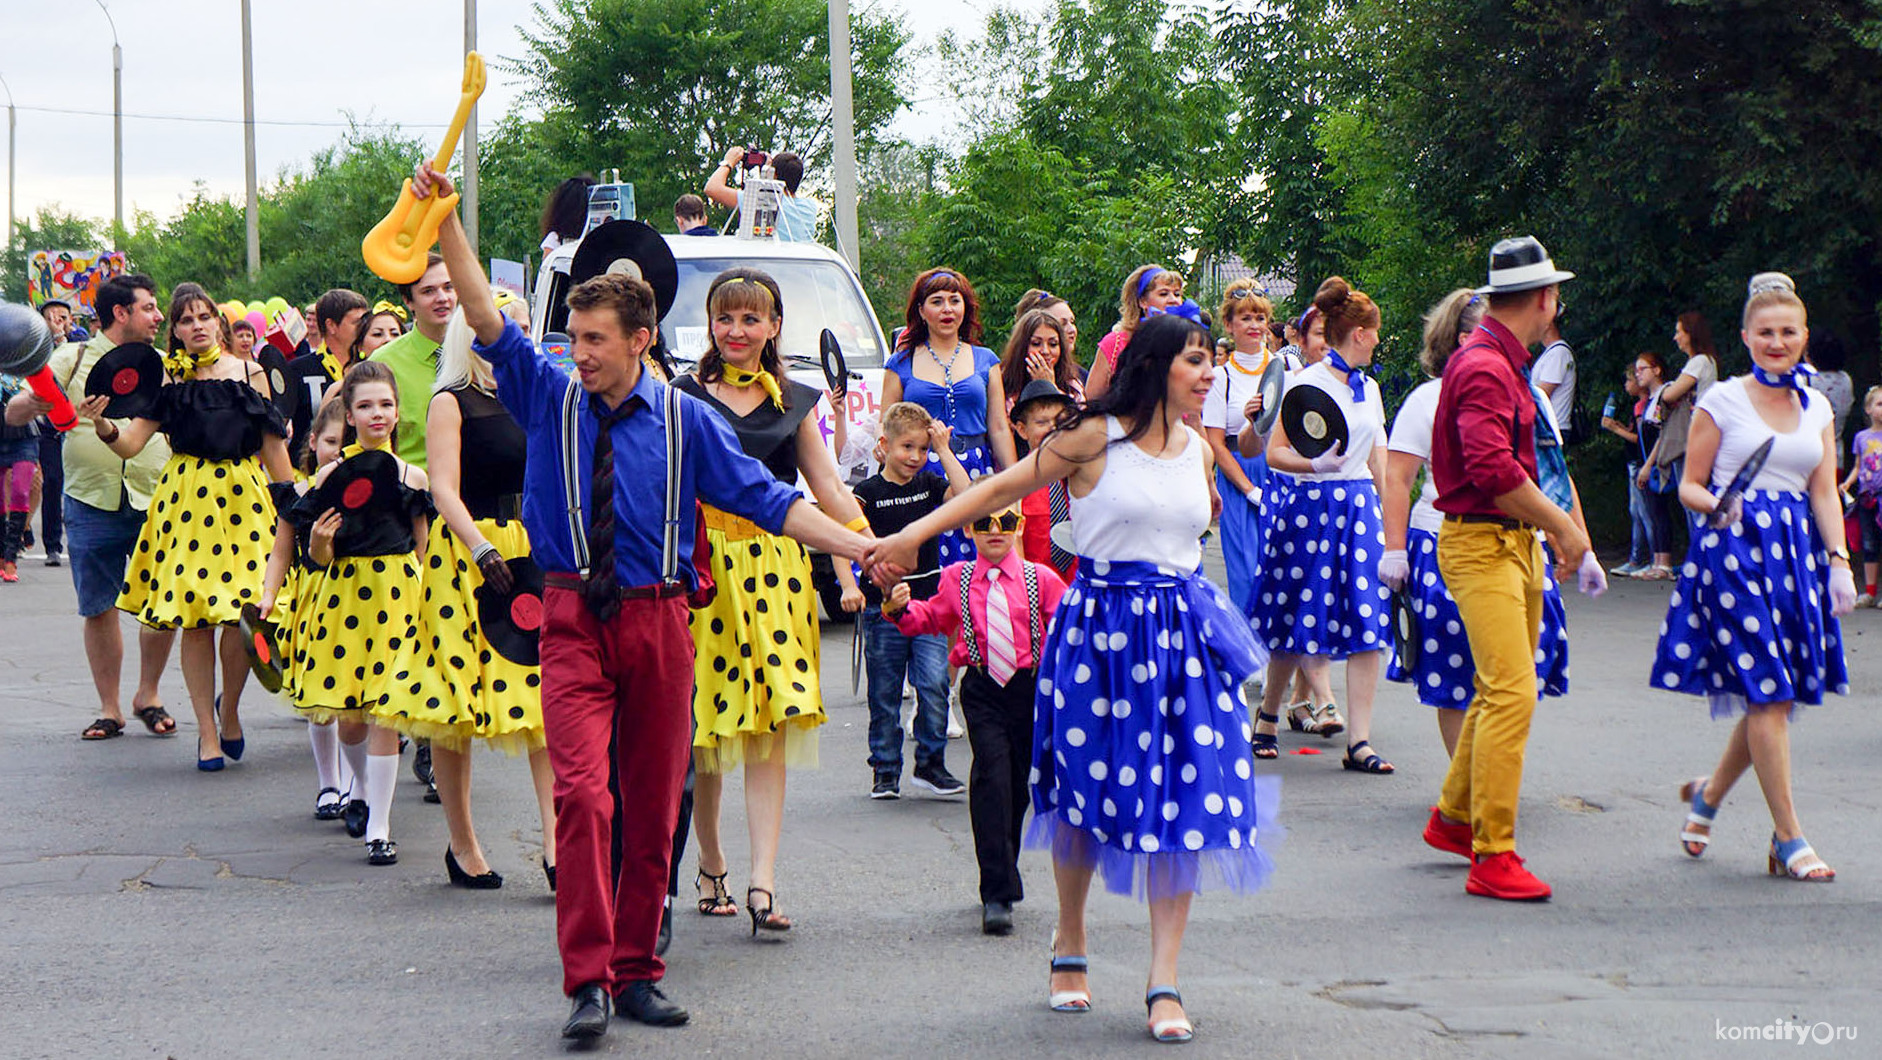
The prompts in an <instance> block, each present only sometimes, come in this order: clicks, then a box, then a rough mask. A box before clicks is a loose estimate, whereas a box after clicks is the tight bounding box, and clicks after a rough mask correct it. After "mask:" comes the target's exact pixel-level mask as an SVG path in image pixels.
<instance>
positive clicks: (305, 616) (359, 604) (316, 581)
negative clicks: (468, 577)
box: [288, 555, 418, 728]
mask: <svg viewBox="0 0 1882 1060" xmlns="http://www.w3.org/2000/svg"><path fill="white" fill-rule="evenodd" d="M375 563H379V564H383V566H384V568H385V569H384V570H375V569H374V564H375ZM302 582H303V585H302V587H301V589H300V591H299V594H298V597H299V598H298V602H297V604H296V606H295V611H294V623H293V630H292V633H291V634H290V635H289V638H288V641H289V644H290V645H291V648H290V652H289V656H288V657H289V660H290V661H289V672H290V679H289V682H288V685H289V687H291V688H292V689H293V701H294V705H295V707H296V708H297V709H299V710H301V711H303V712H305V713H307V714H310V715H312V716H313V717H315V718H321V717H325V716H327V715H331V714H333V713H335V712H338V711H351V710H364V711H369V712H371V713H372V715H373V716H374V720H375V721H384V722H386V723H388V724H391V725H393V726H394V727H395V728H396V727H397V720H398V718H399V716H400V714H401V712H403V711H405V710H406V709H407V708H408V707H409V705H410V703H411V698H410V696H409V695H406V694H404V688H403V686H405V685H408V684H410V682H411V680H412V678H411V671H412V663H413V657H414V654H415V653H414V651H413V647H412V646H413V645H414V644H415V643H416V641H417V637H418V612H417V610H416V609H415V608H414V607H412V606H409V605H407V606H398V605H393V606H384V605H382V604H381V603H378V602H375V601H377V600H383V599H387V598H390V597H391V596H392V595H393V593H392V590H394V589H398V588H400V587H403V588H404V590H405V591H404V592H403V593H401V594H400V595H402V596H403V597H404V599H405V600H407V601H416V600H417V599H418V559H417V557H416V556H415V555H401V556H374V557H351V556H346V557H341V558H340V559H337V560H335V561H334V563H333V566H331V567H329V568H327V569H326V570H315V571H306V572H303V574H302ZM382 612H383V613H384V617H385V621H383V622H381V621H379V618H380V615H381V613H382ZM349 620H352V621H349Z"/></svg>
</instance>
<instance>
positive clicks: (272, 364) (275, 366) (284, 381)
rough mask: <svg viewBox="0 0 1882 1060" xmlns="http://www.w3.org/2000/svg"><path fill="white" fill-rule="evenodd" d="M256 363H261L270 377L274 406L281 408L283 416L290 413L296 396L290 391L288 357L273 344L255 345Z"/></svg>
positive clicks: (269, 391)
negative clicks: (282, 354)
mask: <svg viewBox="0 0 1882 1060" xmlns="http://www.w3.org/2000/svg"><path fill="white" fill-rule="evenodd" d="M255 363H256V364H258V365H261V370H262V372H263V373H264V374H265V375H267V377H268V393H269V395H270V400H272V401H273V402H274V407H275V408H278V409H280V410H281V414H282V415H283V416H285V415H288V413H289V412H290V411H292V410H291V409H290V408H289V406H290V405H291V404H292V403H293V401H294V398H295V396H296V395H294V394H290V393H288V359H287V358H286V357H283V356H281V351H280V350H277V349H275V348H274V347H273V346H267V345H262V346H257V347H255Z"/></svg>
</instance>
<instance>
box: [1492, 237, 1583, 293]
mask: <svg viewBox="0 0 1882 1060" xmlns="http://www.w3.org/2000/svg"><path fill="white" fill-rule="evenodd" d="M1574 278H1575V274H1574V273H1572V272H1565V271H1563V270H1561V269H1558V268H1556V267H1555V262H1553V261H1551V260H1549V252H1548V251H1547V250H1545V249H1544V248H1543V246H1542V243H1541V242H1540V241H1538V240H1537V239H1536V237H1535V236H1517V237H1516V238H1514V239H1504V240H1500V241H1498V242H1497V245H1496V246H1494V247H1491V248H1490V282H1489V283H1488V284H1486V285H1484V286H1482V287H1479V288H1477V293H1478V294H1514V293H1516V292H1517V291H1533V290H1536V289H1537V288H1540V287H1553V286H1554V285H1556V284H1558V283H1561V282H1562V281H1564V280H1572V279H1574Z"/></svg>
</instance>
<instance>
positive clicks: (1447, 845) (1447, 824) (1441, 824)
mask: <svg viewBox="0 0 1882 1060" xmlns="http://www.w3.org/2000/svg"><path fill="white" fill-rule="evenodd" d="M1425 845H1427V846H1431V847H1435V848H1437V849H1439V850H1442V851H1444V852H1445V853H1446V854H1456V855H1457V856H1458V857H1460V858H1464V859H1466V860H1469V859H1470V858H1471V850H1470V824H1469V822H1467V821H1453V820H1451V819H1450V818H1448V817H1446V816H1444V815H1443V814H1441V813H1439V812H1438V808H1437V807H1436V806H1433V807H1431V821H1430V823H1428V824H1426V825H1425Z"/></svg>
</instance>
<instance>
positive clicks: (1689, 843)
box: [1679, 777, 1719, 858]
mask: <svg viewBox="0 0 1882 1060" xmlns="http://www.w3.org/2000/svg"><path fill="white" fill-rule="evenodd" d="M1710 779H1712V778H1710V777H1694V778H1693V779H1691V780H1689V781H1687V782H1686V783H1684V784H1681V785H1680V786H1679V798H1680V801H1681V802H1684V803H1686V805H1687V807H1688V809H1687V811H1686V827H1685V828H1683V829H1681V830H1680V833H1679V843H1680V847H1681V848H1682V849H1684V850H1685V851H1686V855H1687V856H1688V857H1694V858H1696V857H1698V856H1700V855H1701V854H1704V853H1705V852H1706V847H1707V846H1708V845H1709V844H1710V843H1711V842H1712V819H1713V818H1714V817H1717V816H1718V815H1719V808H1718V807H1717V806H1708V805H1706V782H1707V781H1708V780H1710ZM1694 825H1698V826H1699V827H1701V828H1704V829H1705V831H1704V832H1695V831H1693V826H1694Z"/></svg>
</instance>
